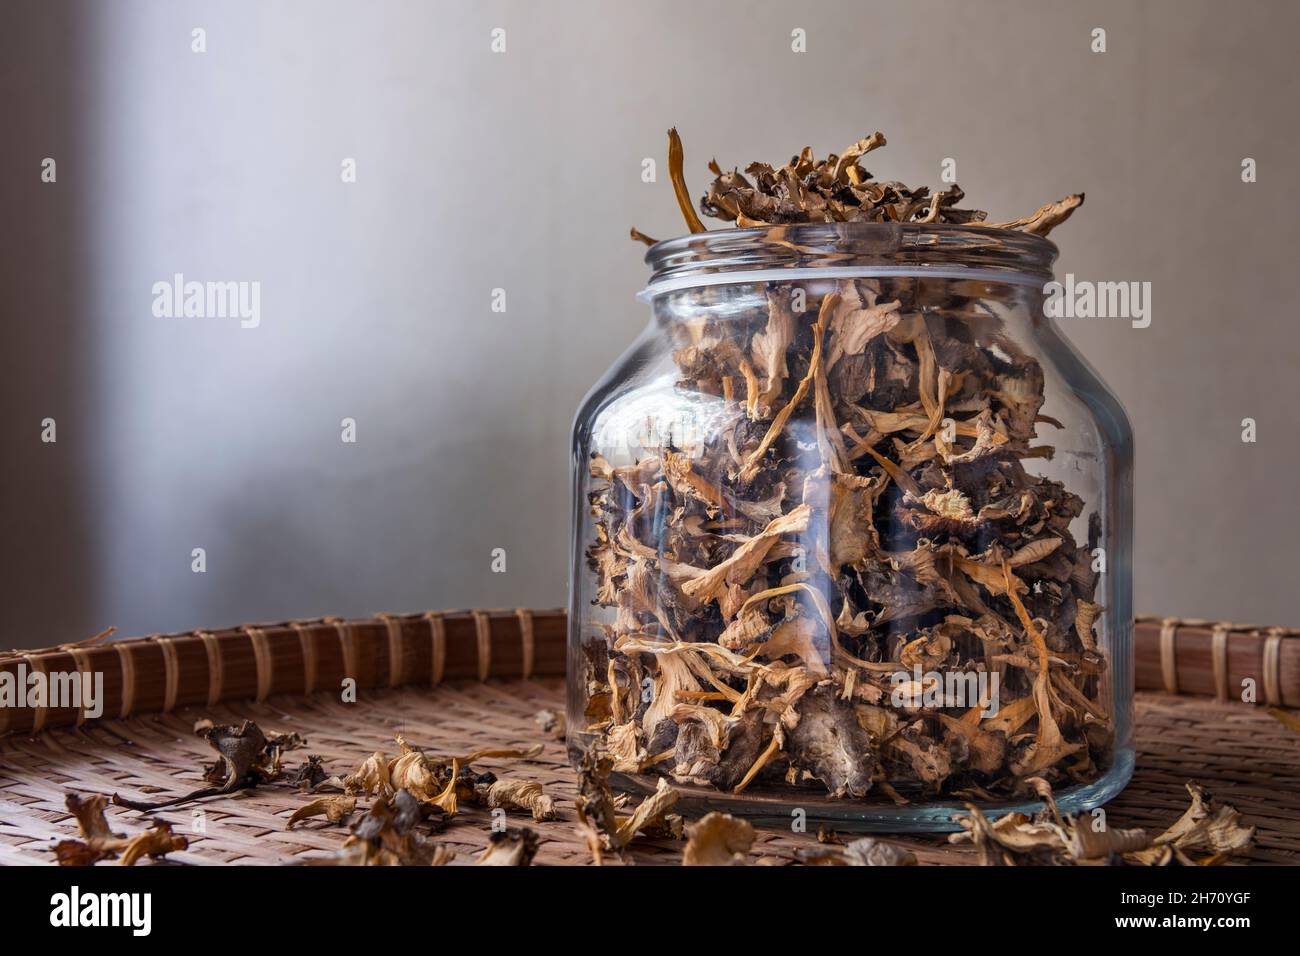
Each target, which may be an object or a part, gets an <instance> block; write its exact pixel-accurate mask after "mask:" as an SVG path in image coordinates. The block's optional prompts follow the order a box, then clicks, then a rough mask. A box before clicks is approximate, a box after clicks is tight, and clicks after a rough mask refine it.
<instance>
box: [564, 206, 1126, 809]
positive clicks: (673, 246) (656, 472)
mask: <svg viewBox="0 0 1300 956" xmlns="http://www.w3.org/2000/svg"><path fill="white" fill-rule="evenodd" d="M1055 257H1056V247H1055V246H1054V245H1053V244H1052V243H1050V242H1048V241H1047V240H1046V239H1042V238H1039V237H1036V236H1027V235H1023V234H1021V233H1017V232H1011V231H1008V230H1003V229H995V228H988V227H973V226H953V225H919V224H876V223H870V224H868V223H825V224H823V223H817V224H800V225H788V226H774V227H760V228H747V229H729V230H720V231H715V232H705V233H696V234H694V235H689V236H683V237H681V238H678V239H673V240H669V241H666V242H661V243H659V244H658V245H655V246H654V247H652V248H651V249H650V250H649V251H648V253H647V255H646V261H647V263H648V264H649V265H650V267H651V270H652V275H651V280H650V283H649V286H648V287H647V289H646V290H645V291H644V292H643V293H642V294H641V296H640V298H641V299H642V300H644V301H647V302H649V303H650V305H651V310H652V317H651V321H650V324H649V326H648V327H647V328H646V329H645V331H644V332H642V334H641V335H640V337H639V338H638V339H637V340H636V341H635V343H633V345H632V347H631V348H630V349H629V350H628V351H627V353H626V354H625V355H624V356H623V357H622V358H621V359H619V361H618V362H617V363H615V365H614V367H613V368H612V369H610V371H609V372H608V373H607V374H606V375H605V377H604V378H603V379H602V380H601V381H600V382H599V383H598V384H597V385H596V386H595V388H593V389H592V391H591V392H590V394H589V395H588V396H587V398H586V400H585V401H584V402H583V405H582V407H581V409H580V411H579V412H578V415H577V418H576V421H575V424H574V436H573V455H574V459H573V463H574V469H575V472H574V474H575V519H574V538H573V571H572V579H571V594H570V599H571V602H570V618H569V671H568V672H569V683H568V688H569V692H568V728H569V730H568V733H569V750H570V754H571V755H572V756H573V758H574V760H575V761H577V760H578V759H579V758H580V757H581V755H582V754H583V753H584V752H585V751H586V750H587V749H588V748H590V747H592V746H593V745H595V746H598V747H600V748H601V749H603V750H605V751H607V752H608V753H609V755H610V758H611V759H612V761H613V764H614V776H613V778H612V779H613V780H614V781H615V782H616V783H617V785H618V786H620V787H622V788H626V789H628V790H631V791H635V792H641V791H647V790H650V789H653V786H654V784H655V782H656V777H657V776H662V775H666V776H668V777H669V778H670V780H671V781H672V783H673V784H674V785H675V786H677V787H678V788H679V789H680V791H681V792H682V795H683V798H684V799H683V802H682V804H680V805H681V806H683V807H685V808H686V809H687V810H688V811H704V810H709V809H716V810H724V811H727V812H731V813H736V814H744V815H746V816H749V817H751V818H758V819H759V820H760V821H766V822H769V823H779V824H780V825H785V826H788V825H790V822H791V819H792V815H794V816H796V817H797V816H799V814H801V813H802V814H803V815H806V821H807V824H808V825H809V826H810V827H815V826H817V825H818V824H819V823H824V824H826V825H828V826H833V827H836V828H840V829H853V828H857V829H875V830H891V829H893V830H950V829H954V828H955V826H954V824H953V821H952V816H953V814H954V813H955V812H959V811H961V810H962V805H963V803H966V802H971V803H975V804H977V805H979V806H980V807H981V809H984V810H985V811H986V812H992V813H1000V812H1006V811H1010V810H1021V811H1025V812H1032V811H1033V810H1036V809H1039V808H1041V803H1040V802H1039V799H1038V796H1037V795H1036V790H1035V787H1041V783H1038V782H1037V781H1038V780H1046V781H1047V782H1048V783H1049V784H1051V786H1052V788H1053V790H1054V792H1055V796H1056V800H1057V802H1058V804H1059V805H1060V807H1061V808H1062V810H1064V811H1066V812H1072V811H1078V810H1082V809H1085V808H1091V807H1094V806H1097V805H1099V804H1101V803H1103V802H1105V801H1106V800H1108V799H1110V798H1111V797H1112V796H1114V795H1115V794H1116V793H1118V792H1119V791H1120V790H1121V789H1122V788H1123V786H1124V785H1125V784H1126V783H1127V782H1128V779H1129V777H1130V775H1131V773H1132V767H1133V751H1132V747H1131V744H1130V724H1131V708H1132V688H1133V664H1132V654H1133V650H1132V647H1133V645H1132V623H1131V622H1132V620H1133V613H1132V576H1131V568H1130V552H1131V539H1132V461H1133V458H1132V433H1131V429H1130V427H1129V424H1128V421H1127V419H1126V417H1125V415H1124V412H1123V410H1122V409H1121V408H1120V406H1119V404H1118V402H1117V401H1116V400H1115V398H1114V397H1113V396H1112V395H1111V393H1110V392H1109V391H1108V390H1107V389H1106V387H1105V385H1104V384H1103V383H1102V382H1101V380H1100V379H1099V378H1098V377H1097V375H1096V374H1095V373H1094V372H1093V371H1092V370H1091V369H1090V368H1089V366H1088V365H1087V364H1086V363H1085V362H1084V361H1083V359H1082V358H1080V357H1079V355H1078V354H1077V353H1076V352H1075V351H1074V350H1073V349H1072V347H1071V346H1070V345H1069V343H1068V342H1067V341H1066V340H1065V339H1064V338H1062V337H1061V335H1060V333H1059V331H1058V330H1057V328H1056V327H1055V326H1054V325H1053V324H1052V322H1051V321H1050V320H1049V319H1048V318H1046V317H1045V315H1044V310H1043V302H1044V285H1045V283H1047V282H1049V281H1051V278H1052V275H1051V264H1052V262H1053V260H1054V259H1055ZM1044 665H1045V668H1046V669H1045V671H1044Z"/></svg>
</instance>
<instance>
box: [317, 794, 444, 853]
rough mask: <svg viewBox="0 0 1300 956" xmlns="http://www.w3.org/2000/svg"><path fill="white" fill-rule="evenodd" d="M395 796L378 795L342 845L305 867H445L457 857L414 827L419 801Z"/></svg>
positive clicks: (420, 816) (419, 819)
mask: <svg viewBox="0 0 1300 956" xmlns="http://www.w3.org/2000/svg"><path fill="white" fill-rule="evenodd" d="M405 793H406V791H398V794H397V796H395V797H393V798H391V799H390V798H389V797H388V796H380V797H377V798H376V799H375V802H374V803H373V804H371V807H370V810H369V811H368V812H367V813H366V815H365V816H364V817H362V818H361V819H360V820H358V821H357V823H356V824H355V825H354V826H353V827H352V834H351V836H349V837H348V838H347V840H345V841H344V843H343V846H342V847H341V848H340V849H339V850H338V851H337V852H335V853H333V854H330V855H329V856H323V857H312V858H310V859H307V860H304V861H303V865H304V866H445V865H446V864H448V863H450V862H451V861H452V860H453V859H454V858H455V856H456V854H455V853H454V852H452V851H451V850H449V849H447V847H445V846H442V845H441V844H437V843H433V842H431V841H429V840H427V839H425V837H424V836H423V835H421V834H420V833H418V832H416V829H415V827H416V826H417V824H419V823H420V821H421V819H422V818H423V817H422V814H421V812H420V810H419V809H418V808H419V806H420V802H419V801H417V800H415V799H414V798H411V797H410V795H409V794H407V795H406V797H405V798H403V797H402V794H405Z"/></svg>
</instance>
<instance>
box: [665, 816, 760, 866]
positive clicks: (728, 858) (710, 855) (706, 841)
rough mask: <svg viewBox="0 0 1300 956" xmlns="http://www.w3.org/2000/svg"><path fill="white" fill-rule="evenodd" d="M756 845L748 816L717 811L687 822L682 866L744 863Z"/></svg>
mask: <svg viewBox="0 0 1300 956" xmlns="http://www.w3.org/2000/svg"><path fill="white" fill-rule="evenodd" d="M753 845H754V828H753V827H752V826H750V824H749V821H748V820H741V819H739V818H737V817H733V816H731V815H730V814H727V813H718V812H717V811H714V812H712V813H709V814H706V815H705V816H704V817H702V818H701V819H699V820H696V821H695V822H694V823H689V824H687V825H686V849H685V850H683V851H682V866H744V865H745V863H746V862H747V859H748V855H749V849H750V847H752V846H753Z"/></svg>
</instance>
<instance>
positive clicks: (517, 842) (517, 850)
mask: <svg viewBox="0 0 1300 956" xmlns="http://www.w3.org/2000/svg"><path fill="white" fill-rule="evenodd" d="M536 855H537V834H536V833H534V832H533V831H532V830H530V829H528V828H527V827H523V828H522V829H518V830H516V829H509V830H496V831H493V833H492V835H491V836H490V837H488V847H487V849H486V850H484V851H483V852H482V853H481V854H479V858H478V861H477V862H476V863H475V866H529V865H531V864H532V862H533V857H534V856H536Z"/></svg>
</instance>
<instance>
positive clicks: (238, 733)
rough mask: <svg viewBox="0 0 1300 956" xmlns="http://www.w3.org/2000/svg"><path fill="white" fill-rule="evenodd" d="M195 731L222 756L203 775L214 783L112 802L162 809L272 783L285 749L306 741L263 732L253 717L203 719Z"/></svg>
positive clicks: (123, 798)
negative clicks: (165, 795) (151, 798)
mask: <svg viewBox="0 0 1300 956" xmlns="http://www.w3.org/2000/svg"><path fill="white" fill-rule="evenodd" d="M194 733H195V734H197V735H198V736H200V737H202V738H203V739H204V740H206V741H207V742H208V746H210V747H211V748H212V749H213V750H215V751H216V752H217V753H218V754H219V755H220V759H219V760H216V761H215V762H213V763H211V764H209V765H208V766H207V768H206V769H205V771H204V774H203V779H204V780H206V781H208V783H209V784H211V786H208V787H202V788H200V789H198V790H195V791H193V792H191V793H187V794H185V795H184V796H181V797H172V798H170V799H167V800H160V801H158V802H156V803H151V802H149V801H145V800H128V799H126V798H125V797H122V796H119V795H118V794H116V793H115V794H113V803H114V804H116V805H118V806H122V807H128V808H130V809H132V810H160V809H162V808H163V807H171V806H175V805H176V804H179V803H189V802H190V801H191V800H202V799H205V798H207V797H215V796H222V795H225V794H231V793H234V792H235V791H237V790H246V789H248V788H249V787H256V786H259V785H260V784H264V783H269V782H271V781H272V780H275V779H277V778H278V777H279V776H280V774H281V772H282V768H281V766H280V761H281V757H282V756H283V754H284V752H285V751H286V750H293V749H295V748H298V747H303V746H305V745H306V743H307V742H306V741H305V740H303V739H302V737H300V736H298V734H292V733H291V734H280V733H264V732H263V731H262V729H261V728H260V727H258V726H257V724H256V723H254V722H253V721H251V720H245V721H244V722H243V723H241V724H238V725H235V724H214V723H213V722H212V721H210V720H200V721H199V722H198V723H196V724H195V725H194Z"/></svg>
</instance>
